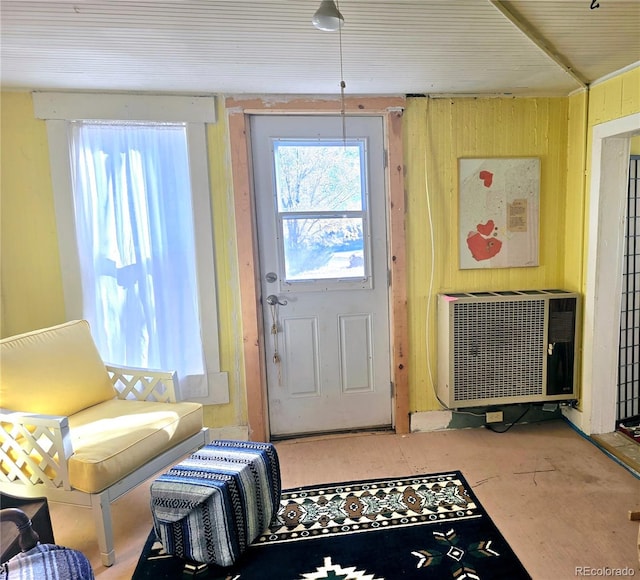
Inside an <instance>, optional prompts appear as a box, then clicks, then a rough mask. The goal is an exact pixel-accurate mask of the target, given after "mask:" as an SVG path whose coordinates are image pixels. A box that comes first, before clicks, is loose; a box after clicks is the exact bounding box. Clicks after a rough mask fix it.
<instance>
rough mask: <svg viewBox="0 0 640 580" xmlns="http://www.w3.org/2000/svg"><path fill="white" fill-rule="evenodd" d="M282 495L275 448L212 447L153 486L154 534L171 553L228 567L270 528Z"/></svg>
mask: <svg viewBox="0 0 640 580" xmlns="http://www.w3.org/2000/svg"><path fill="white" fill-rule="evenodd" d="M280 491H281V482H280V466H279V462H278V456H277V453H276V449H275V447H274V446H273V445H272V444H270V443H254V442H250V441H223V440H218V441H214V442H213V443H210V444H209V445H206V446H205V447H203V448H202V449H200V450H199V451H196V452H195V453H194V454H193V455H191V456H190V457H189V458H188V459H186V460H185V461H183V462H181V463H179V464H178V465H175V466H174V467H173V468H171V469H170V470H169V471H168V472H166V473H164V474H163V475H161V476H160V477H158V478H157V479H156V480H155V481H154V482H153V483H152V484H151V511H152V513H153V521H154V528H155V531H156V534H157V536H158V538H159V540H160V541H161V542H162V545H163V547H164V549H165V551H166V552H167V553H169V554H172V555H174V556H178V557H181V558H185V559H187V560H192V561H194V562H201V563H207V564H208V563H215V564H217V565H219V566H230V565H231V564H233V563H234V562H235V561H236V559H237V558H238V556H239V555H240V554H242V552H243V551H244V550H245V549H246V548H247V546H248V545H249V544H250V543H251V542H253V540H255V539H256V538H257V537H258V536H260V535H261V534H262V533H263V532H264V531H265V530H266V529H267V528H268V527H269V525H270V524H271V522H272V520H273V519H274V517H275V516H276V514H277V509H278V505H279V502H280Z"/></svg>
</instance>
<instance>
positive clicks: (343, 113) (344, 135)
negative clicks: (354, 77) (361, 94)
mask: <svg viewBox="0 0 640 580" xmlns="http://www.w3.org/2000/svg"><path fill="white" fill-rule="evenodd" d="M336 7H337V8H338V10H340V4H339V3H338V2H337V0H336ZM338 39H339V44H340V116H341V117H342V141H343V142H344V145H345V146H346V145H347V124H346V110H345V102H344V89H345V88H346V86H347V84H346V83H345V82H344V70H343V65H342V61H343V58H342V26H341V25H339V26H338Z"/></svg>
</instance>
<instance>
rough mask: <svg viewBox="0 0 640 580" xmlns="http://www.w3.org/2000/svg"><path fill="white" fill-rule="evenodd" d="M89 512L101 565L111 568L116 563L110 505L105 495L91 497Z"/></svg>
mask: <svg viewBox="0 0 640 580" xmlns="http://www.w3.org/2000/svg"><path fill="white" fill-rule="evenodd" d="M91 511H92V512H93V521H94V522H95V525H96V535H97V537H98V547H99V548H100V556H101V558H102V563H103V564H104V565H105V566H112V565H113V564H115V561H116V550H115V547H114V543H113V526H112V522H111V504H110V503H109V498H108V497H107V495H106V494H102V493H100V494H93V495H92V496H91Z"/></svg>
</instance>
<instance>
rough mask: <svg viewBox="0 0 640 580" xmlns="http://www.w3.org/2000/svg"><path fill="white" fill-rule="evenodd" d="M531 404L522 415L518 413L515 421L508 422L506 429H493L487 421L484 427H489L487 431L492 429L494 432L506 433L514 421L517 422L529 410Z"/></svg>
mask: <svg viewBox="0 0 640 580" xmlns="http://www.w3.org/2000/svg"><path fill="white" fill-rule="evenodd" d="M531 407H532V405H529V406H528V407H527V408H526V409H525V410H524V412H523V413H522V415H520V416H519V417H518V418H517V419H516V420H515V421H513V422H511V423H510V424H509V426H508V427H507V428H506V429H502V430H500V429H495V428H494V427H492V426H491V425H490V424H489V423H487V424H486V425H485V427H486V428H487V429H489V431H493V432H494V433H506V432H507V431H508V430H509V429H511V427H513V426H514V425H515V424H516V423H519V422H520V421H522V419H523V417H524V416H525V415H526V414H527V413H528V412H529V410H530V409H531Z"/></svg>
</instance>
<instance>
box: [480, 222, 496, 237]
mask: <svg viewBox="0 0 640 580" xmlns="http://www.w3.org/2000/svg"><path fill="white" fill-rule="evenodd" d="M495 227H496V224H494V223H493V220H489V221H488V222H487V223H486V224H478V225H477V226H476V229H477V230H478V231H479V232H480V233H481V234H482V235H483V236H490V235H491V234H492V233H493V228H495Z"/></svg>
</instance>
